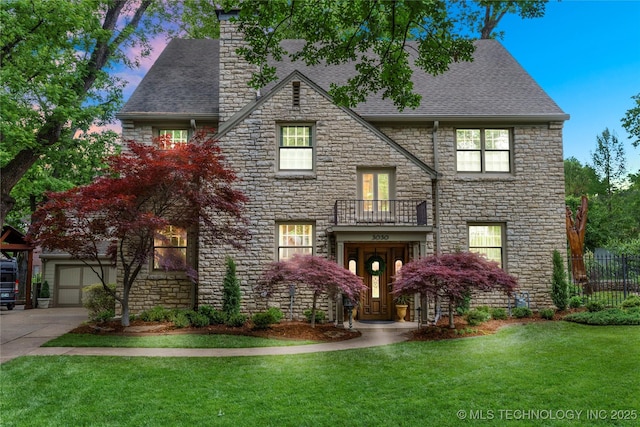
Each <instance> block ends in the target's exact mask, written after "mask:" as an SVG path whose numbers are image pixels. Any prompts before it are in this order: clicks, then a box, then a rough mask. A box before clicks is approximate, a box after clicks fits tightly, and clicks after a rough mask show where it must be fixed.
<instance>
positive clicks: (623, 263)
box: [622, 254, 629, 299]
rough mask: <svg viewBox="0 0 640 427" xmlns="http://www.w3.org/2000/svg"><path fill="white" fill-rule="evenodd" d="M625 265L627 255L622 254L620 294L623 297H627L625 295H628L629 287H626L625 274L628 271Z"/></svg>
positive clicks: (626, 278) (626, 279)
mask: <svg viewBox="0 0 640 427" xmlns="http://www.w3.org/2000/svg"><path fill="white" fill-rule="evenodd" d="M627 267H628V266H627V255H626V254H622V295H623V296H624V299H627V296H628V295H629V289H628V288H627V282H628V277H627V275H628V273H629V270H628V269H627Z"/></svg>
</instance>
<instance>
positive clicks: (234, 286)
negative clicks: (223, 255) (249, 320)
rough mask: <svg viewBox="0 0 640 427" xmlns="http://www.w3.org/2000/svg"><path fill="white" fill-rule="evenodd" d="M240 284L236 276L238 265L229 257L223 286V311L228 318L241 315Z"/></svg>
mask: <svg viewBox="0 0 640 427" xmlns="http://www.w3.org/2000/svg"><path fill="white" fill-rule="evenodd" d="M241 301H242V296H241V294H240V282H239V281H238V277H237V276H236V263H235V262H234V261H233V259H232V258H231V257H227V271H226V274H225V276H224V281H223V284H222V311H223V312H224V313H225V314H226V316H227V318H231V317H233V316H236V315H238V314H240V302H241Z"/></svg>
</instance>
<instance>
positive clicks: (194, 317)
mask: <svg viewBox="0 0 640 427" xmlns="http://www.w3.org/2000/svg"><path fill="white" fill-rule="evenodd" d="M187 315H188V317H189V320H190V321H191V325H192V326H195V327H196V328H204V327H205V326H209V316H207V315H206V314H203V313H198V312H197V311H193V310H189V311H188V312H187Z"/></svg>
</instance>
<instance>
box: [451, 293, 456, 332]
mask: <svg viewBox="0 0 640 427" xmlns="http://www.w3.org/2000/svg"><path fill="white" fill-rule="evenodd" d="M454 310H455V301H454V299H453V298H450V299H449V329H455V328H456V325H455V322H454V321H453V311H454Z"/></svg>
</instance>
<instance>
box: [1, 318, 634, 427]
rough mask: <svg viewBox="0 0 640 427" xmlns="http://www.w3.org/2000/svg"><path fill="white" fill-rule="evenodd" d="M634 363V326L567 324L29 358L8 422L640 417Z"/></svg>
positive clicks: (374, 422)
mask: <svg viewBox="0 0 640 427" xmlns="http://www.w3.org/2000/svg"><path fill="white" fill-rule="evenodd" d="M639 360H640V330H639V329H638V327H634V326H616V327H608V326H604V327H592V326H585V325H579V324H573V323H568V322H539V323H531V324H527V325H523V326H510V327H506V328H504V329H502V330H500V331H499V332H498V333H497V334H495V335H491V336H484V337H476V338H464V339H458V340H446V341H431V342H406V343H401V344H395V345H389V346H384V347H377V348H368V349H359V350H348V351H339V352H329V353H316V354H303V355H292V356H264V357H233V358H137V357H78V356H76V357H74V356H37V357H36V356H30V357H20V358H17V359H14V360H12V361H10V362H7V363H5V364H3V365H2V371H1V372H0V384H2V388H1V391H0V417H2V419H1V420H0V424H2V425H3V426H12V425H33V426H36V425H48V426H68V425H87V426H88V425H91V426H124V425H131V426H143V425H148V426H200V425H202V426H205V425H206V426H212V425H229V426H336V425H344V426H347V425H348V426H391V425H393V426H417V425H438V426H449V425H518V426H520V425H531V426H540V425H545V426H556V425H558V426H565V425H566V426H582V425H607V426H608V425H621V426H631V425H637V423H638V417H640V413H639V412H640V400H639V399H638V396H639V395H640V382H639V381H638V377H637V375H638V361H639ZM625 411H626V412H625ZM613 417H623V418H625V417H626V418H629V419H628V420H620V421H617V420H612V418H613ZM462 418H465V419H464V420H462ZM480 419H481V420H480Z"/></svg>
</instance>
